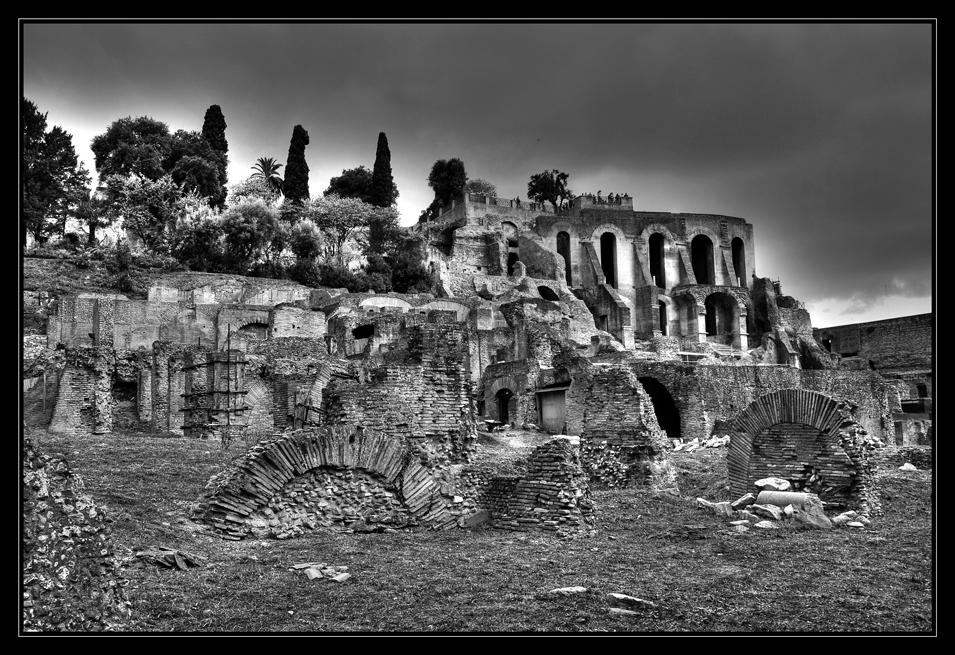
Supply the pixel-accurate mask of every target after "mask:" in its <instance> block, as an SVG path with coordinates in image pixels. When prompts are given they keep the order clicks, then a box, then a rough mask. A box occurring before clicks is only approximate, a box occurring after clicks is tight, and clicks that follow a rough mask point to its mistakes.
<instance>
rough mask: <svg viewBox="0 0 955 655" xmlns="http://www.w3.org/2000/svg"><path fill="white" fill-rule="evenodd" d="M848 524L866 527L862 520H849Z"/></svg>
mask: <svg viewBox="0 0 955 655" xmlns="http://www.w3.org/2000/svg"><path fill="white" fill-rule="evenodd" d="M846 525H847V526H848V527H850V528H864V527H865V524H864V523H862V522H861V521H849V522H848V523H846Z"/></svg>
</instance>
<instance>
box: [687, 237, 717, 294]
mask: <svg viewBox="0 0 955 655" xmlns="http://www.w3.org/2000/svg"><path fill="white" fill-rule="evenodd" d="M690 256H691V259H692V263H693V275H695V276H696V283H697V284H716V276H715V275H714V274H713V242H712V241H710V238H709V237H708V236H706V235H705V234H697V235H696V236H695V237H693V241H691V242H690Z"/></svg>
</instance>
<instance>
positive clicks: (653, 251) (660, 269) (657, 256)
mask: <svg viewBox="0 0 955 655" xmlns="http://www.w3.org/2000/svg"><path fill="white" fill-rule="evenodd" d="M665 244H666V241H665V240H664V238H663V235H662V234H651V235H650V277H651V278H652V279H653V283H654V284H655V285H656V286H658V287H660V288H661V289H666V286H667V281H666V274H665V272H664V265H663V262H664V246H665Z"/></svg>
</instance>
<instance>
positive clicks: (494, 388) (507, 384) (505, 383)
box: [488, 375, 523, 398]
mask: <svg viewBox="0 0 955 655" xmlns="http://www.w3.org/2000/svg"><path fill="white" fill-rule="evenodd" d="M522 387H523V385H520V384H518V382H517V380H515V379H514V378H513V377H511V376H510V375H506V376H504V377H502V378H498V379H496V380H494V382H493V383H492V384H491V388H490V390H489V393H488V395H489V396H490V397H492V398H493V397H494V396H495V395H496V394H497V392H498V391H500V390H501V389H510V390H511V391H513V392H514V395H517V394H518V393H520V392H521V390H522Z"/></svg>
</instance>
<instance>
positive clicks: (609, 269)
mask: <svg viewBox="0 0 955 655" xmlns="http://www.w3.org/2000/svg"><path fill="white" fill-rule="evenodd" d="M600 268H601V269H603V274H604V277H605V278H607V284H609V285H610V286H612V287H613V288H614V289H616V288H617V237H616V235H615V234H614V233H613V232H604V233H603V234H601V235H600Z"/></svg>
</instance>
